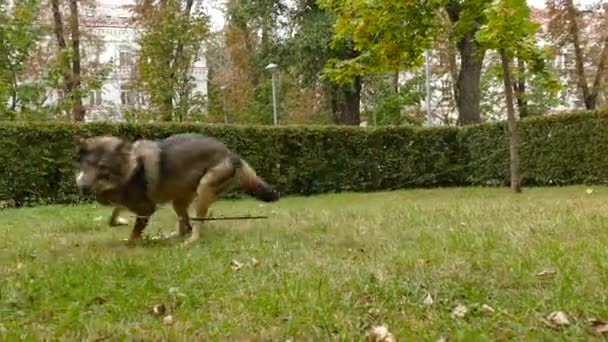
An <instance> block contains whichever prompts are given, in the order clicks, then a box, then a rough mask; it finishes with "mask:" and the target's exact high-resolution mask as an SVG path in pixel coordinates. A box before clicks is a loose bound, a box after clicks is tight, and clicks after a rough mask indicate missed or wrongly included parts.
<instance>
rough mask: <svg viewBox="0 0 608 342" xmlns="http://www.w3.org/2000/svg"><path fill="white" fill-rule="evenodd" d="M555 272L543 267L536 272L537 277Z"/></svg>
mask: <svg viewBox="0 0 608 342" xmlns="http://www.w3.org/2000/svg"><path fill="white" fill-rule="evenodd" d="M556 273H557V272H556V271H555V270H549V269H545V270H542V271H540V272H538V273H536V276H537V277H546V276H552V275H555V274H556Z"/></svg>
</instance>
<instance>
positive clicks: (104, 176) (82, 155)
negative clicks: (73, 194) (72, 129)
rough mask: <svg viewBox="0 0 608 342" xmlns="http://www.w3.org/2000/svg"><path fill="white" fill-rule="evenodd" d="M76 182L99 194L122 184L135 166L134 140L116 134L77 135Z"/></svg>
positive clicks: (80, 186)
mask: <svg viewBox="0 0 608 342" xmlns="http://www.w3.org/2000/svg"><path fill="white" fill-rule="evenodd" d="M76 144H77V146H78V161H77V163H76V164H77V165H76V168H77V171H76V184H77V185H78V188H80V189H81V190H92V191H93V192H96V193H100V192H104V191H108V190H112V189H115V188H117V187H118V186H120V185H121V184H123V183H124V182H125V181H126V179H127V178H128V176H129V174H130V172H131V170H132V168H133V167H134V166H133V164H134V163H133V158H132V156H131V143H129V142H128V141H125V140H122V139H120V138H117V137H113V136H99V137H93V138H76Z"/></svg>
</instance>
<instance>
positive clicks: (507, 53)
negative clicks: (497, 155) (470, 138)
mask: <svg viewBox="0 0 608 342" xmlns="http://www.w3.org/2000/svg"><path fill="white" fill-rule="evenodd" d="M529 14H530V10H529V8H528V6H527V4H526V1H525V0H498V1H497V2H495V3H494V4H493V5H492V6H491V7H489V8H488V9H487V11H486V15H487V19H488V20H487V23H486V24H485V25H484V26H483V27H482V28H481V29H480V31H479V32H478V34H477V40H478V42H479V43H480V44H482V45H484V47H486V48H488V49H493V50H496V51H498V53H499V55H500V60H501V66H502V75H503V83H504V92H505V98H506V104H507V116H508V118H507V122H508V126H509V156H510V168H511V190H513V191H514V192H521V174H520V159H519V136H518V130H517V118H516V116H515V109H514V103H513V101H514V96H513V81H512V62H513V59H514V57H515V56H516V55H517V56H518V59H520V60H522V61H526V62H529V63H530V65H531V66H532V67H533V68H534V69H535V71H536V72H537V73H543V72H546V67H545V64H544V60H545V57H544V56H543V55H542V53H540V51H539V50H538V49H537V48H536V39H535V33H536V30H537V29H538V27H539V25H538V24H536V23H532V22H531V21H530V20H529Z"/></svg>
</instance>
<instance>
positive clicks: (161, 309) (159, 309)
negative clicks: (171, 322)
mask: <svg viewBox="0 0 608 342" xmlns="http://www.w3.org/2000/svg"><path fill="white" fill-rule="evenodd" d="M165 312H167V307H166V306H165V304H163V303H161V304H156V305H154V307H152V314H154V315H155V316H158V317H160V316H162V315H164V314H165Z"/></svg>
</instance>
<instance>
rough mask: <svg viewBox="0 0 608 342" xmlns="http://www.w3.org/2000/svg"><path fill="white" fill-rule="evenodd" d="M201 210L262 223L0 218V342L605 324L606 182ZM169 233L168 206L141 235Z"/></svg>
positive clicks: (510, 335) (543, 330) (441, 332)
mask: <svg viewBox="0 0 608 342" xmlns="http://www.w3.org/2000/svg"><path fill="white" fill-rule="evenodd" d="M212 213H213V214H214V215H216V216H223V215H246V214H268V215H269V216H270V218H269V219H267V220H256V221H253V220H252V221H216V222H213V223H208V224H207V229H206V230H205V232H204V234H203V237H202V239H201V241H200V243H198V244H196V245H194V246H191V247H187V248H181V247H179V246H177V245H176V244H175V243H168V242H166V241H165V242H159V241H158V240H152V239H150V240H146V241H143V242H142V243H139V244H137V245H135V246H129V245H127V244H126V243H125V242H124V241H123V239H124V238H126V237H127V236H128V234H129V229H130V228H129V227H117V228H110V227H108V226H107V225H106V219H107V217H108V215H109V214H110V210H109V209H108V208H98V207H96V206H94V205H87V206H43V207H36V208H24V209H10V210H4V211H0V267H1V268H0V279H1V281H0V340H5V341H12V340H43V339H46V340H48V339H52V340H89V341H92V340H125V339H127V340H146V341H149V340H169V341H182V340H188V341H191V340H225V339H231V340H266V341H269V340H272V341H286V340H288V339H292V340H363V339H364V338H365V334H366V329H368V328H369V327H370V326H373V325H381V324H385V325H386V327H388V330H389V331H390V332H391V333H392V334H393V335H394V337H395V338H396V339H397V340H400V341H404V340H405V341H436V340H438V339H440V338H442V337H443V338H446V339H447V340H448V341H450V340H451V341H455V340H461V341H465V340H466V341H482V340H492V341H500V340H547V341H549V340H550V341H556V340H563V341H576V340H589V339H597V338H598V337H595V336H594V333H597V334H601V332H602V329H603V328H606V327H604V326H603V325H602V322H601V321H600V320H602V319H603V320H608V302H607V296H608V188H606V187H593V191H591V189H588V187H582V186H576V187H564V188H530V189H525V190H524V193H522V194H519V195H515V194H512V193H510V192H509V190H508V189H505V188H499V189H496V188H493V189H485V188H458V189H433V190H405V191H395V192H382V193H373V194H331V195H322V196H315V197H293V198H289V197H288V198H284V199H283V200H282V201H280V202H278V203H274V204H260V202H255V201H252V200H243V201H222V202H220V203H217V204H216V205H215V206H214V207H213V208H212ZM173 228H174V216H173V213H172V212H171V210H170V208H169V207H166V208H164V209H162V210H161V211H160V212H159V213H158V214H157V215H156V216H154V219H153V220H152V223H151V226H149V227H148V229H147V233H148V234H149V235H150V236H152V235H155V234H157V233H158V231H159V230H162V231H164V232H170V231H172V230H173ZM161 304H162V305H164V309H165V312H164V313H163V314H162V315H159V314H155V313H154V312H153V311H154V310H153V307H155V306H156V308H157V309H159V308H161ZM464 308H466V310H464ZM159 310H160V311H162V308H161V309H159ZM556 311H561V312H563V314H564V315H565V317H561V315H555V314H554V315H553V316H551V314H552V313H554V312H556ZM167 316H170V317H167ZM548 316H551V317H548ZM563 318H567V321H565V320H564V319H563ZM594 320H595V321H594ZM560 321H561V322H560ZM592 322H595V323H592ZM560 323H563V325H559V324H560ZM600 338H601V336H600Z"/></svg>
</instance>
